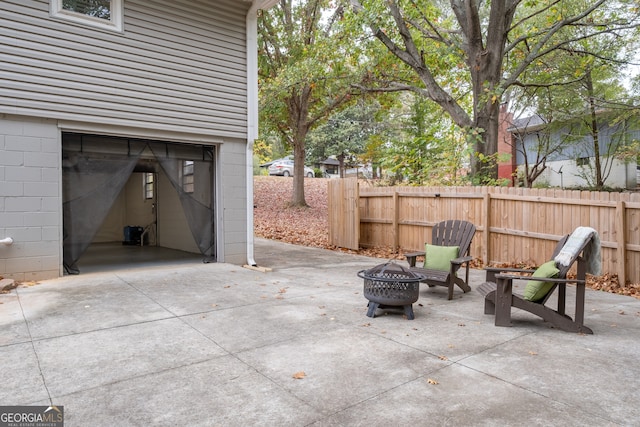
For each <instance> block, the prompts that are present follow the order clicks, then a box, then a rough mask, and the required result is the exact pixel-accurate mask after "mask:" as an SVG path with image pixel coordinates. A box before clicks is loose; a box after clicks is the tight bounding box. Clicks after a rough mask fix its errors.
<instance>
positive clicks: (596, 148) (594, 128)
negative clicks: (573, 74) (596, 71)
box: [585, 70, 604, 190]
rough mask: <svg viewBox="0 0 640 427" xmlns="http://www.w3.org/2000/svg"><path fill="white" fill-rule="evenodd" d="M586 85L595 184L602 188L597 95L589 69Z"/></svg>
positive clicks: (599, 188)
mask: <svg viewBox="0 0 640 427" xmlns="http://www.w3.org/2000/svg"><path fill="white" fill-rule="evenodd" d="M585 77H586V80H585V82H586V86H587V93H588V95H589V113H590V115H591V117H590V123H589V127H590V131H591V137H592V138H593V155H594V158H595V177H594V178H595V184H596V190H602V188H603V187H604V180H603V179H602V163H601V161H600V160H601V159H600V138H599V133H598V118H597V114H596V103H595V95H594V90H593V80H592V78H591V70H587V73H586V76H585Z"/></svg>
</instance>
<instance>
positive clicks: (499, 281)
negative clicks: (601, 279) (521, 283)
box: [478, 227, 600, 334]
mask: <svg viewBox="0 0 640 427" xmlns="http://www.w3.org/2000/svg"><path fill="white" fill-rule="evenodd" d="M599 259H600V239H599V237H598V234H597V232H596V231H595V230H593V229H589V228H588V227H578V228H577V229H576V230H575V231H574V232H573V233H572V234H571V235H567V236H564V237H563V238H562V239H561V240H560V241H559V242H558V244H557V245H556V248H555V250H554V252H553V255H552V257H551V260H550V261H551V263H552V265H554V266H555V267H557V270H558V273H557V275H556V276H554V277H553V278H545V277H523V276H522V275H521V273H532V272H534V271H533V270H524V269H515V268H486V271H487V276H486V282H485V283H483V284H481V285H480V286H479V287H478V291H479V292H480V293H481V294H482V295H483V296H484V298H485V299H484V301H485V305H484V313H485V314H493V315H495V325H496V326H512V323H511V307H516V308H519V309H521V310H524V311H527V312H529V313H532V314H535V315H536V316H539V317H541V318H542V319H543V320H544V321H546V322H548V323H550V324H551V325H552V326H553V327H555V328H558V329H561V330H563V331H567V332H580V333H585V334H593V331H592V330H591V329H590V328H588V327H587V326H585V325H584V301H585V285H586V273H588V272H589V273H593V274H599V272H600V271H599V269H600V265H599V262H600V261H599ZM575 263H577V276H576V278H575V279H567V273H568V272H569V270H570V269H571V267H572V266H573V265H574V264H575ZM516 272H517V273H519V274H517V275H516V274H514V273H516ZM514 280H531V281H537V282H545V283H549V284H551V287H550V289H549V291H548V292H547V293H546V295H544V296H543V297H542V298H540V299H538V300H533V301H532V300H531V299H525V297H524V296H523V295H518V294H514V293H513V281H514ZM568 283H575V284H576V304H575V313H574V318H573V319H572V318H571V317H569V316H568V315H567V314H566V302H567V298H566V291H567V284H568ZM556 289H558V298H557V299H558V301H557V308H556V309H553V308H551V307H549V306H547V305H546V303H547V301H548V300H549V297H551V295H552V294H553V293H554V291H555V290H556Z"/></svg>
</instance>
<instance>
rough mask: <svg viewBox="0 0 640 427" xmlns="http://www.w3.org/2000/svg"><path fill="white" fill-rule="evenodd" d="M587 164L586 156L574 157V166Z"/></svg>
mask: <svg viewBox="0 0 640 427" xmlns="http://www.w3.org/2000/svg"><path fill="white" fill-rule="evenodd" d="M588 164H589V158H588V157H578V158H577V159H576V166H587V165H588Z"/></svg>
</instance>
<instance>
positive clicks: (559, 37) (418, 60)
mask: <svg viewBox="0 0 640 427" xmlns="http://www.w3.org/2000/svg"><path fill="white" fill-rule="evenodd" d="M351 3H352V4H354V5H355V6H354V10H355V11H356V12H357V13H356V14H355V15H354V16H353V17H351V18H350V19H352V20H353V22H355V23H357V25H360V26H361V28H367V31H369V33H370V34H372V35H373V36H375V37H376V38H377V39H378V40H379V41H380V42H381V44H380V46H384V48H385V49H387V51H388V54H389V56H391V57H395V58H396V59H395V61H396V63H395V64H393V63H392V61H391V59H389V56H387V57H385V56H384V55H378V54H377V53H376V58H378V60H379V63H380V64H384V66H380V67H377V68H376V69H375V70H371V72H370V76H369V77H370V79H369V81H368V82H367V83H368V85H369V86H370V87H371V88H372V89H375V90H380V91H386V90H400V89H405V90H409V91H412V92H414V93H416V94H418V95H419V96H422V97H424V98H428V99H431V100H433V101H434V102H436V103H437V104H438V105H439V106H440V107H441V108H442V109H443V110H444V111H446V112H447V113H448V115H449V116H450V118H451V120H452V121H453V122H454V123H455V124H456V125H457V126H458V127H459V128H460V129H464V130H465V132H466V131H467V129H476V131H477V136H478V138H477V139H474V149H475V151H476V152H477V153H478V154H480V155H476V156H473V157H472V158H471V160H472V162H471V166H472V171H473V173H474V174H478V177H475V178H474V179H476V180H477V181H480V182H484V181H486V179H491V178H495V176H496V172H497V168H496V167H495V163H492V161H490V159H491V156H492V155H494V154H495V153H496V152H497V138H498V135H497V134H498V132H497V128H498V114H497V111H498V108H499V106H500V104H501V102H502V101H503V100H504V98H505V93H506V92H507V91H508V90H509V89H510V88H513V87H520V86H522V85H523V84H526V83H525V80H527V79H531V78H534V76H538V79H539V80H540V82H541V83H540V84H541V85H542V86H547V85H548V84H553V83H554V82H557V83H559V84H569V83H570V82H571V80H572V79H576V78H578V77H579V76H581V75H583V74H584V72H583V71H584V70H588V69H592V68H593V66H594V64H595V63H597V62H598V60H599V59H604V60H606V62H608V63H609V64H611V63H614V64H615V61H619V60H620V58H611V57H608V55H602V53H603V52H604V51H602V50H598V49H595V50H594V49H593V47H594V46H596V45H600V46H603V47H606V46H608V47H610V48H611V49H612V51H616V50H617V49H618V47H621V46H628V47H630V48H625V49H624V50H625V53H626V54H627V57H626V58H625V59H622V61H625V60H628V58H629V56H628V55H630V54H631V55H632V54H633V53H635V52H636V51H637V50H636V49H635V44H633V43H632V44H629V43H628V42H634V43H635V41H637V40H638V37H637V26H638V22H639V21H638V19H639V16H640V15H639V14H640V8H639V7H638V4H637V1H636V0H605V1H595V2H587V1H584V0H566V1H547V0H543V1H533V0H532V1H523V2H511V1H507V0H494V1H485V2H466V1H465V2H442V1H436V2H426V1H425V2H415V1H413V0H396V1H386V0H361V1H358V0H351ZM634 37H635V38H634ZM613 68H614V69H615V67H613ZM564 101H565V102H566V104H567V108H569V106H570V105H571V103H573V102H574V101H575V99H573V98H571V97H566V98H565V99H564ZM542 113H544V112H542ZM545 115H546V114H545ZM484 175H487V176H486V177H485V176H484Z"/></svg>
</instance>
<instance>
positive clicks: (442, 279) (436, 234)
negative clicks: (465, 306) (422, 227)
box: [405, 220, 476, 300]
mask: <svg viewBox="0 0 640 427" xmlns="http://www.w3.org/2000/svg"><path fill="white" fill-rule="evenodd" d="M475 232H476V227H475V226H474V225H473V224H472V223H470V222H468V221H461V220H448V221H442V222H439V223H438V224H436V225H434V226H433V229H432V232H431V245H435V246H440V247H454V246H457V247H458V248H459V249H458V251H457V253H458V256H457V257H455V258H453V259H451V262H450V265H449V269H448V270H436V269H429V268H425V265H427V264H428V262H427V260H426V259H425V264H424V265H423V267H416V258H417V257H419V256H425V255H426V252H412V253H408V254H406V255H405V256H406V257H407V261H408V262H409V267H410V268H411V270H412V271H415V272H416V273H419V274H422V275H424V276H425V279H424V280H422V282H423V283H426V284H428V285H429V286H430V287H432V286H444V287H446V288H448V291H449V292H448V295H447V297H448V298H447V299H449V300H450V299H452V298H453V287H454V285H457V286H458V287H460V289H462V290H463V291H464V292H469V291H470V290H471V287H470V286H469V262H470V261H471V260H473V257H472V256H471V255H470V253H471V240H472V239H473V235H474V234H475ZM463 264H464V265H465V267H466V272H465V276H464V279H462V278H460V277H458V275H457V272H458V270H459V269H460V267H462V265H463Z"/></svg>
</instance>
